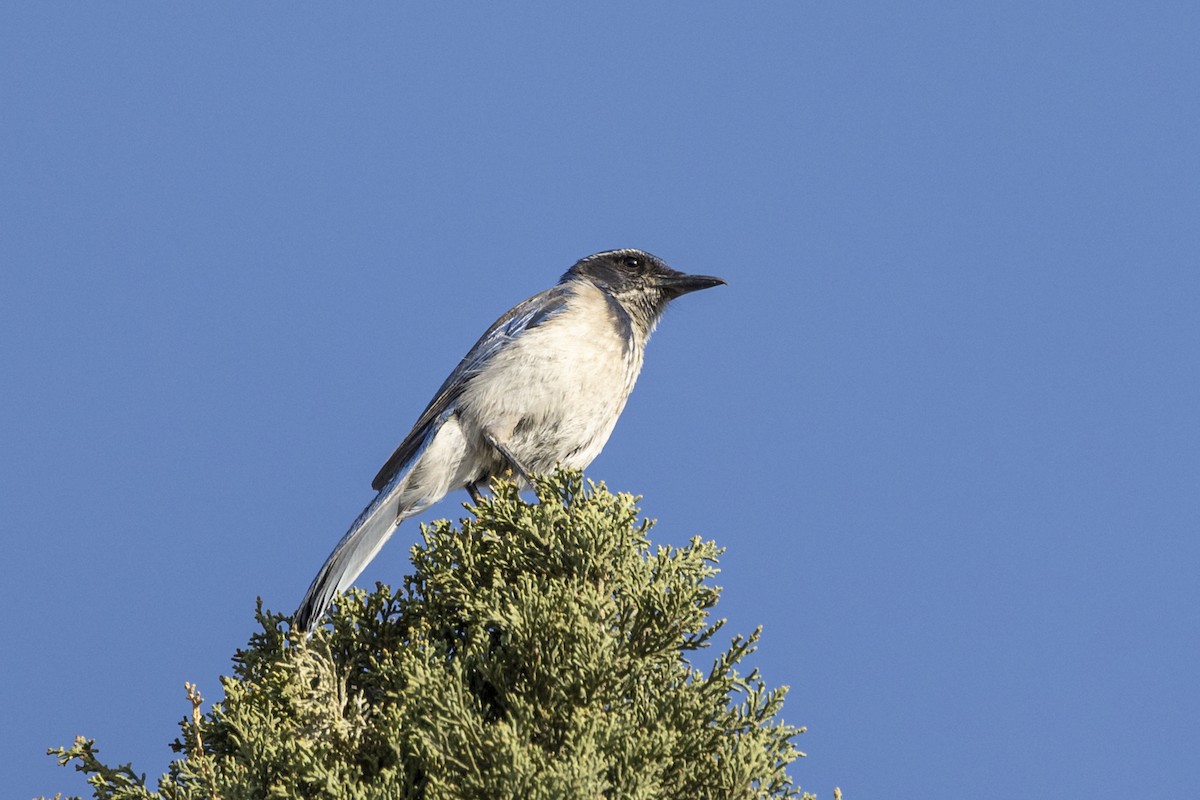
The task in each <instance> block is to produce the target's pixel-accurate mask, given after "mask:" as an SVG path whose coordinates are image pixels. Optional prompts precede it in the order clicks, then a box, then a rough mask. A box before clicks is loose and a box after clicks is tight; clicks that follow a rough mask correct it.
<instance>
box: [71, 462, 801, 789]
mask: <svg viewBox="0 0 1200 800" xmlns="http://www.w3.org/2000/svg"><path fill="white" fill-rule="evenodd" d="M535 488H536V493H537V496H538V500H539V502H538V503H536V504H528V503H525V502H524V501H522V499H521V497H520V496H519V494H518V492H517V490H516V488H515V487H513V486H512V485H511V484H507V483H499V484H497V485H496V486H495V487H493V490H494V492H495V495H494V497H493V498H491V499H485V500H483V501H482V502H481V503H480V504H479V506H478V507H474V508H472V509H471V510H472V512H473V514H474V518H473V519H464V520H461V527H460V528H459V529H456V528H455V527H454V526H452V525H451V523H449V522H447V521H444V520H443V521H441V522H438V523H435V524H434V525H432V526H428V527H423V528H422V535H423V538H424V545H417V546H415V547H414V548H413V551H412V561H413V565H414V567H415V571H414V573H413V574H412V575H410V576H409V577H407V578H405V580H404V585H403V588H401V589H400V590H399V591H397V592H395V593H392V592H391V591H390V590H389V589H388V588H387V587H385V586H379V587H377V590H376V591H375V592H372V593H366V592H364V591H361V590H354V591H351V592H350V593H348V594H346V595H345V596H343V597H342V598H341V600H340V601H339V603H338V605H337V607H336V608H335V609H334V611H333V612H332V614H331V620H332V624H331V625H329V626H327V627H325V628H321V629H318V630H317V631H316V632H315V634H314V635H313V636H312V638H311V639H309V640H307V641H306V640H303V639H301V638H299V637H298V636H297V635H296V634H294V633H290V632H289V631H288V629H287V625H286V618H285V617H283V616H282V615H278V614H273V613H270V612H268V611H264V610H263V609H262V606H261V603H260V604H259V608H258V611H257V618H258V622H259V625H260V626H261V630H260V631H258V632H257V633H255V634H254V635H253V636H252V637H251V640H250V643H249V646H248V647H247V648H246V649H245V650H241V651H239V652H238V653H237V655H236V656H235V658H234V676H233V677H232V678H224V679H223V680H222V683H223V688H224V690H225V698H224V700H222V701H221V702H220V703H218V704H216V705H214V706H213V708H212V710H211V712H210V713H209V714H207V715H203V714H202V713H201V711H200V703H201V700H200V697H199V694H198V693H195V692H194V688H192V687H189V698H190V699H191V700H192V703H193V711H194V713H193V714H192V715H191V716H190V717H189V718H186V719H184V720H183V722H182V723H181V728H182V731H183V733H182V736H181V738H180V739H178V740H176V742H175V745H174V746H175V748H176V750H177V751H179V752H181V753H182V756H181V757H180V758H179V759H178V760H176V761H174V762H173V763H172V764H171V767H170V770H169V772H168V774H166V775H164V776H163V777H162V779H161V780H160V781H159V784H158V791H157V792H156V793H155V792H152V791H150V790H149V789H148V788H147V787H146V786H145V778H144V776H142V777H139V776H137V775H136V774H135V773H134V772H133V770H132V769H131V768H130V767H129V766H128V765H125V766H121V767H118V768H115V769H114V768H109V767H106V766H104V765H103V764H102V763H101V762H100V761H99V760H98V758H97V756H96V750H95V747H94V743H93V742H92V741H89V740H84V739H78V740H76V742H75V744H74V746H73V747H71V748H60V749H58V750H55V751H52V753H53V754H54V755H57V756H58V758H59V760H60V763H63V764H67V763H71V762H74V763H75V768H76V769H77V770H80V771H83V772H85V773H87V774H88V775H89V782H90V783H91V785H92V786H93V787H94V792H95V797H97V798H104V799H108V798H111V799H112V800H134V799H144V798H164V799H165V800H176V799H177V798H178V799H180V800H182V798H203V800H212V799H213V798H221V800H240V799H241V798H247V799H248V798H276V797H277V798H293V797H295V798H339V799H343V798H345V799H347V800H349V798H363V799H364V800H365V799H366V798H371V800H376V799H377V798H396V799H397V800H399V799H400V798H413V799H414V800H415V799H416V798H423V799H428V800H435V799H437V798H447V799H448V798H454V799H455V800H459V799H462V798H479V799H480V800H484V799H485V798H486V800H494V799H495V798H514V800H516V799H518V798H519V799H520V800H526V799H527V798H547V799H549V798H553V799H554V800H560V799H561V798H687V800H694V799H695V798H759V797H795V796H798V795H799V790H798V789H796V788H794V787H793V786H792V785H791V780H790V779H789V777H788V775H787V774H786V771H785V768H786V766H787V765H788V764H789V763H790V762H792V761H793V760H794V759H796V758H797V757H798V756H800V755H802V754H801V753H799V752H798V751H797V750H796V749H795V747H794V746H793V743H792V740H793V738H794V737H795V736H796V735H797V734H799V733H801V732H802V729H797V728H794V727H791V726H789V725H786V724H784V723H783V722H782V721H781V720H779V719H777V715H778V712H779V711H780V708H781V706H782V703H783V696H784V692H785V690H784V689H772V690H768V689H767V688H766V687H765V686H764V684H763V682H762V681H761V680H760V679H759V677H758V675H757V673H756V672H751V673H750V674H749V675H746V676H741V675H739V674H738V672H737V671H736V667H737V666H738V664H739V662H740V661H741V660H742V659H743V658H745V656H746V655H747V654H749V653H750V652H751V651H752V650H753V648H754V645H755V642H756V641H757V638H758V633H757V632H755V633H754V634H752V635H751V636H750V637H748V638H743V637H740V636H738V637H734V639H733V641H732V643H731V644H730V645H729V647H728V649H726V650H725V651H724V652H722V653H720V654H718V655H717V656H716V658H715V659H714V661H713V663H712V664H711V667H710V668H709V669H707V670H700V669H697V668H696V667H695V666H693V664H692V659H694V658H695V657H696V656H697V655H698V653H697V652H696V651H698V650H699V649H700V648H702V647H704V646H706V645H708V644H709V643H710V640H711V639H712V638H713V635H714V634H715V633H716V632H717V630H718V629H719V628H720V627H721V624H722V623H721V622H715V623H710V622H709V612H710V611H711V609H712V608H713V606H714V605H715V604H716V602H717V597H718V594H719V591H720V590H719V588H718V587H716V586H713V585H712V584H711V582H710V581H711V579H712V578H713V576H714V575H715V574H716V571H717V570H716V567H715V564H716V559H717V556H718V555H719V554H720V550H719V549H718V548H717V547H716V545H715V544H713V543H712V542H704V541H701V540H700V539H698V538H697V539H693V540H692V541H691V543H690V544H688V545H687V546H686V547H682V548H678V549H676V548H670V547H658V548H654V549H652V548H651V545H650V542H649V540H648V539H647V537H646V534H647V531H648V530H649V528H650V523H648V522H646V521H641V522H639V521H638V510H637V508H636V506H635V498H633V497H631V496H629V495H626V494H619V495H614V494H611V493H609V492H608V491H607V490H606V489H605V488H604V487H603V485H595V484H591V483H588V484H586V485H585V483H584V479H583V477H582V476H581V475H580V474H579V473H574V472H562V473H557V474H555V475H550V476H545V477H542V478H538V479H537V480H536V487H535ZM806 796H807V795H806Z"/></svg>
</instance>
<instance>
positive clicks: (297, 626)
mask: <svg viewBox="0 0 1200 800" xmlns="http://www.w3.org/2000/svg"><path fill="white" fill-rule="evenodd" d="M402 495H403V491H402V487H401V485H399V484H398V482H395V481H393V482H392V483H390V484H388V485H387V486H385V487H384V488H383V491H381V492H380V493H379V494H378V495H377V496H376V497H375V499H374V500H372V501H371V504H370V505H368V506H367V507H366V508H364V509H363V512H362V513H361V514H359V515H358V519H356V520H354V524H353V525H351V526H350V530H348V531H346V535H345V536H343V537H342V540H341V541H340V542H338V543H337V547H335V548H333V552H332V553H330V554H329V558H327V559H325V564H324V565H323V566H322V567H321V571H320V572H318V573H317V577H315V578H313V582H312V585H311V586H309V587H308V592H307V593H306V594H305V595H304V600H302V601H301V603H300V607H299V608H298V609H296V613H295V614H294V615H293V617H292V629H293V630H299V631H303V632H304V633H308V632H310V631H311V630H312V629H313V626H314V625H315V624H316V623H317V621H318V620H319V619H320V618H321V616H322V615H323V614H324V613H325V611H326V610H327V609H328V608H329V605H330V603H332V602H333V598H334V597H336V596H337V595H338V594H340V593H341V592H344V591H345V590H346V589H347V588H349V586H350V584H352V583H354V579H355V578H357V577H358V576H359V574H361V573H362V571H363V570H364V569H366V567H367V564H369V563H371V559H373V558H375V555H376V554H377V553H378V552H379V550H380V548H382V547H383V545H384V544H385V543H386V542H387V540H388V539H389V538H391V536H392V534H393V533H394V532H395V531H396V528H397V527H399V525H400V523H401V522H403V521H404V520H405V519H406V518H408V517H410V516H412V515H413V514H415V513H418V511H419V509H418V508H412V507H408V506H402V504H401V496H402Z"/></svg>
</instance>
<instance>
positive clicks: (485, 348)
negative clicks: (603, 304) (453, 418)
mask: <svg viewBox="0 0 1200 800" xmlns="http://www.w3.org/2000/svg"><path fill="white" fill-rule="evenodd" d="M571 293H572V292H571V289H570V288H569V287H567V286H565V285H564V284H561V283H560V284H558V285H557V286H555V287H553V288H550V289H547V290H546V291H544V292H542V293H540V294H535V295H534V296H533V297H531V298H529V299H528V300H525V301H524V302H522V303H519V304H518V305H516V306H515V307H513V308H512V309H511V310H509V312H508V313H507V314H505V315H504V316H503V317H501V318H500V319H498V320H496V321H495V322H494V323H493V324H492V326H491V327H490V328H488V329H487V332H486V333H484V334H483V336H481V337H480V338H479V341H477V342H476V343H475V346H474V347H472V348H471V349H470V351H469V352H468V353H467V355H466V356H465V357H464V358H463V360H462V361H460V362H458V366H457V367H455V368H454V371H453V372H451V373H450V377H448V378H446V380H445V381H444V382H443V383H442V385H441V387H440V388H439V389H438V390H437V394H435V395H434V396H433V399H432V400H430V401H429V405H427V406H426V407H425V410H424V411H423V412H422V413H421V416H420V418H419V419H418V420H417V423H416V424H415V425H413V429H412V430H411V431H409V433H408V436H405V437H404V441H402V442H401V443H400V446H399V447H397V448H396V452H394V453H392V457H391V458H389V459H388V460H387V463H385V464H384V465H383V467H382V468H381V469H380V470H379V474H377V475H376V476H375V480H373V481H372V482H371V488H373V489H375V490H376V491H380V490H382V489H383V487H385V486H387V484H388V483H389V482H390V481H391V480H392V479H393V478H395V477H396V476H397V475H398V474H400V473H401V472H404V471H405V470H406V469H407V468H408V465H409V463H410V462H411V461H412V460H413V459H414V457H415V456H416V455H418V454H419V453H420V452H421V450H422V449H423V448H424V446H425V444H426V442H427V440H428V439H429V437H430V435H431V434H433V433H435V432H436V431H437V429H438V427H440V424H441V421H442V420H443V419H444V417H443V415H444V414H445V413H446V411H447V410H448V409H449V408H450V407H451V406H452V405H453V404H454V401H455V400H457V399H458V397H459V395H461V394H462V392H463V389H464V387H466V385H467V384H468V383H470V381H471V379H472V378H474V377H475V376H476V375H478V374H479V373H480V372H482V371H483V369H484V367H485V366H486V365H487V363H488V362H489V361H491V359H492V357H493V356H495V355H496V353H498V352H499V351H500V350H502V349H503V348H504V347H505V346H507V345H508V344H509V343H511V342H512V341H513V340H515V339H516V338H517V337H518V336H520V335H521V334H522V333H523V332H524V331H527V330H531V329H532V328H536V327H537V326H538V325H541V324H543V323H544V322H546V321H547V320H549V319H552V318H553V317H555V316H557V315H558V314H561V313H562V312H563V310H564V309H565V308H566V305H567V300H569V299H570V297H571Z"/></svg>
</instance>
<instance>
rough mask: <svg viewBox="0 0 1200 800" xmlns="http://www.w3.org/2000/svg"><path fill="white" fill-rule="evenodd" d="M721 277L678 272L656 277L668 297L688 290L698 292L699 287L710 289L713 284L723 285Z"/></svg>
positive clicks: (676, 295)
mask: <svg viewBox="0 0 1200 800" xmlns="http://www.w3.org/2000/svg"><path fill="white" fill-rule="evenodd" d="M724 285H725V281H724V279H722V278H714V277H712V276H711V275H685V274H684V273H682V272H678V273H676V274H674V275H664V276H662V277H661V278H659V279H658V286H659V288H661V289H662V290H663V291H664V292H665V293H666V294H667V296H669V297H679V296H680V295H684V294H687V293H688V292H698V291H700V290H701V289H711V288H712V287H714V286H724Z"/></svg>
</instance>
